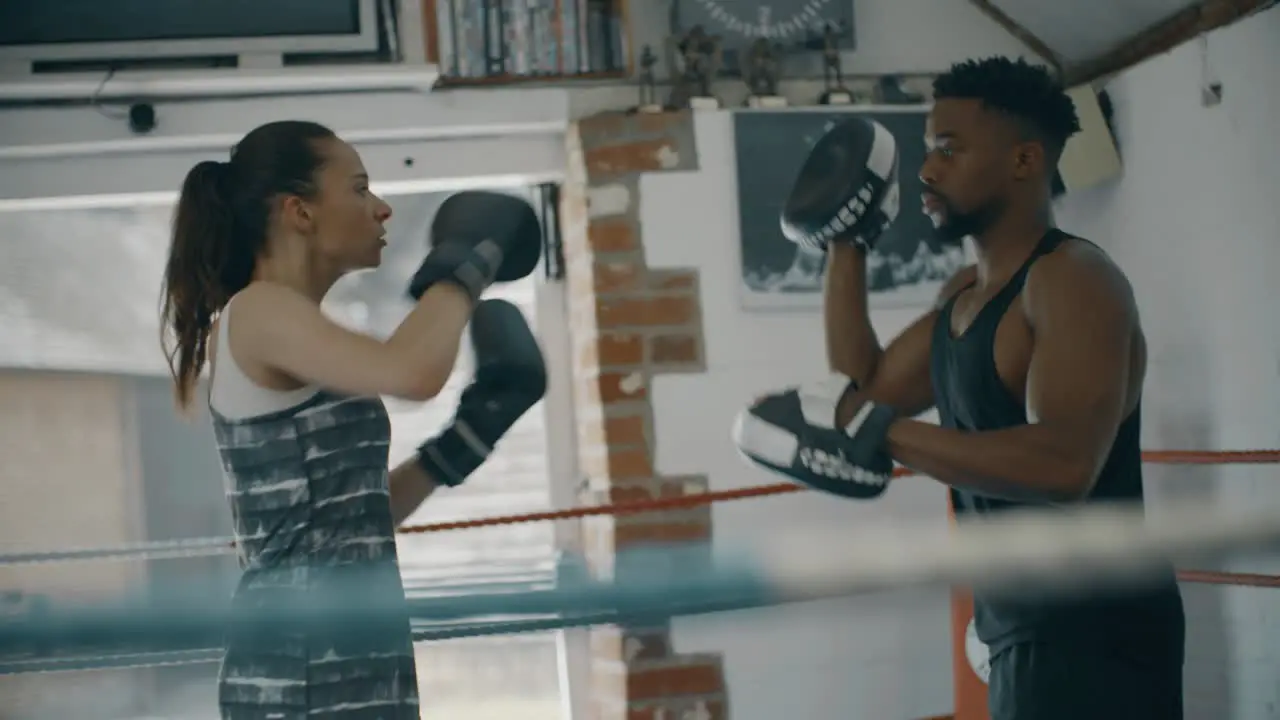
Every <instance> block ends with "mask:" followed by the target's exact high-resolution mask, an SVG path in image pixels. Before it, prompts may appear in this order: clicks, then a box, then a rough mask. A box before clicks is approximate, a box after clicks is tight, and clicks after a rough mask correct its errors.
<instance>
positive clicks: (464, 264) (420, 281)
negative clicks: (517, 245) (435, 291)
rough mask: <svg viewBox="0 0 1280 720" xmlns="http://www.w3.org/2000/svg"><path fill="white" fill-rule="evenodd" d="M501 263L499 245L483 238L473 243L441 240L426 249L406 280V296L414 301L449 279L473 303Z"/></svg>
mask: <svg viewBox="0 0 1280 720" xmlns="http://www.w3.org/2000/svg"><path fill="white" fill-rule="evenodd" d="M501 265H502V248H500V247H499V246H498V244H497V243H495V242H492V241H489V240H482V241H480V242H477V243H474V244H470V245H468V244H463V243H442V244H440V245H437V246H435V247H434V248H432V249H431V251H430V252H429V253H427V257H426V259H424V260H423V261H422V266H421V267H419V268H418V272H417V273H415V274H414V276H413V280H412V281H411V282H410V283H409V297H411V298H413V299H414V300H415V301H416V300H418V299H420V298H421V297H422V296H423V294H424V293H426V292H427V290H428V289H429V288H430V287H431V286H432V285H435V284H436V283H438V282H451V283H453V284H455V285H457V286H459V287H461V288H462V289H463V290H465V291H466V293H467V294H468V295H470V296H471V301H472V302H473V303H475V302H479V300H480V295H481V293H483V292H484V291H485V288H487V287H489V285H490V284H491V283H492V282H493V280H494V277H495V276H496V275H497V274H498V268H499V267H500V266H501Z"/></svg>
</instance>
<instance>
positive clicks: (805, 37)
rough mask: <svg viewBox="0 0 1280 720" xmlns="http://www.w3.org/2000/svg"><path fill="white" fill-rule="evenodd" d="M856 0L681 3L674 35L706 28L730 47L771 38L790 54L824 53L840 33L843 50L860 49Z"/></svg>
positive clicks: (693, 0) (692, 0) (677, 7)
mask: <svg viewBox="0 0 1280 720" xmlns="http://www.w3.org/2000/svg"><path fill="white" fill-rule="evenodd" d="M853 3H854V0H676V5H675V7H674V8H673V10H674V12H673V18H672V19H673V20H674V23H673V24H674V27H673V30H674V31H675V32H676V33H678V34H680V33H684V32H687V31H688V30H689V28H692V27H693V26H695V25H701V26H702V27H703V28H705V29H706V31H707V32H708V33H710V34H712V35H719V36H721V38H723V40H724V44H725V46H726V47H735V46H742V45H746V44H747V43H749V42H750V41H752V40H754V39H756V38H760V37H763V38H769V39H771V40H773V41H774V42H777V43H779V44H781V45H782V46H783V47H784V48H789V49H799V48H807V49H813V50H820V49H821V48H822V31H823V29H824V28H826V27H827V26H829V25H830V26H834V27H836V28H838V29H840V31H841V32H840V35H841V40H842V48H841V49H843V50H846V51H848V50H852V49H853V47H854V37H855V35H854V26H853Z"/></svg>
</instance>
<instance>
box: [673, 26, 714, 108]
mask: <svg viewBox="0 0 1280 720" xmlns="http://www.w3.org/2000/svg"><path fill="white" fill-rule="evenodd" d="M669 42H670V44H671V45H670V47H671V49H672V50H673V51H674V52H672V53H671V55H672V56H673V59H674V62H673V63H672V65H673V67H675V68H676V70H677V73H678V74H677V75H676V81H675V86H674V87H672V88H671V97H670V98H669V99H668V101H667V105H668V106H669V107H672V108H686V107H689V108H718V107H720V101H719V100H717V99H716V97H715V95H713V94H712V92H711V83H712V81H713V80H714V79H715V77H716V75H717V74H719V72H720V64H721V60H722V55H721V46H720V37H719V36H717V35H709V34H708V33H707V31H706V30H704V29H703V27H702V26H701V25H695V26H694V27H693V28H692V29H691V30H689V32H688V33H686V34H685V36H684V37H683V38H679V39H676V38H671V39H670V41H669Z"/></svg>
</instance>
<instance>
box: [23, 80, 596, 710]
mask: <svg viewBox="0 0 1280 720" xmlns="http://www.w3.org/2000/svg"><path fill="white" fill-rule="evenodd" d="M157 112H158V116H159V117H160V118H161V120H162V129H158V130H157V133H156V134H155V135H151V136H132V137H131V136H130V135H129V134H128V131H127V128H125V127H124V123H123V121H122V120H120V119H119V118H118V117H113V116H111V115H108V114H104V113H102V112H100V111H99V110H98V109H96V108H88V107H65V108H17V109H4V110H0V138H3V141H0V142H3V143H5V144H3V145H0V178H4V177H8V178H11V179H20V182H13V183H7V182H3V181H2V180H0V212H3V211H6V210H24V209H44V210H49V211H57V210H62V209H72V208H83V207H103V206H112V205H122V204H131V203H172V202H173V201H174V200H175V199H176V189H177V187H178V186H179V185H180V183H181V179H182V175H183V174H184V173H185V172H186V170H187V169H189V168H190V167H191V166H192V165H194V164H195V163H196V162H199V161H200V160H205V159H210V158H213V159H220V158H225V157H226V150H227V147H228V145H229V144H230V143H229V142H228V140H229V139H231V141H234V139H236V138H238V137H239V136H240V135H242V134H243V133H244V132H245V131H247V130H248V129H250V128H251V127H252V126H253V125H256V124H258V123H260V122H266V121H269V120H271V119H278V118H282V117H308V118H311V119H315V120H317V121H319V122H322V123H325V124H327V125H329V126H330V127H332V128H333V129H334V130H335V131H337V132H338V133H339V134H340V135H343V136H344V137H348V138H349V139H351V140H353V142H354V144H355V145H356V147H357V148H358V149H359V150H360V152H361V154H362V156H363V157H364V159H365V164H366V166H367V167H368V169H369V171H370V174H371V175H372V176H373V177H374V178H377V179H379V180H380V181H381V182H375V185H374V190H375V191H377V192H382V193H386V194H408V193H419V192H430V191H440V190H448V189H462V188H464V187H494V186H507V187H510V186H519V185H525V186H527V185H535V184H539V183H546V182H559V181H562V180H563V179H564V177H565V174H566V173H565V167H566V162H565V151H564V132H565V129H566V128H567V127H568V125H569V103H568V93H567V92H566V91H563V90H550V89H538V90H510V91H507V90H502V91H484V92H480V93H465V92H458V93H450V98H448V99H447V100H440V99H437V98H434V97H432V96H431V95H430V94H427V93H405V92H372V93H364V94H361V95H358V96H349V95H344V94H342V93H328V94H313V95H307V96H297V97H290V98H287V99H285V100H284V101H283V102H279V101H277V102H274V103H273V102H272V101H271V100H269V99H266V98H238V99H218V100H204V101H183V102H174V103H169V104H162V105H160V106H159V107H158V108H157ZM406 158H417V159H420V160H419V161H418V162H415V163H412V164H409V163H406V162H405V160H406ZM536 307H537V313H538V315H537V325H538V332H539V335H540V340H541V342H542V344H543V349H544V351H545V352H546V354H547V362H548V368H549V371H550V372H551V374H552V377H551V381H550V383H549V389H548V395H547V398H546V399H545V401H544V412H546V413H547V422H546V428H547V433H548V463H549V466H550V467H549V473H550V476H551V477H552V479H553V481H552V483H551V488H550V491H551V498H550V500H551V504H552V507H555V508H567V507H573V506H575V505H577V502H578V497H577V488H578V477H579V468H578V462H577V451H576V436H575V427H576V426H575V423H574V420H573V398H572V385H573V376H572V358H573V353H572V350H571V347H570V343H569V318H568V313H567V310H566V305H565V286H564V283H563V282H560V281H556V280H547V279H545V278H542V279H540V281H539V283H538V285H537V291H536ZM577 527H578V523H577V522H574V521H569V522H562V523H558V524H557V527H556V542H557V545H558V547H559V549H560V550H561V551H567V552H578V551H580V550H581V539H580V537H579V535H578V532H577ZM558 645H559V653H558V654H559V656H560V668H559V675H560V683H561V702H562V703H563V704H564V712H563V718H564V720H578V719H580V718H583V717H586V716H587V714H588V711H587V705H586V701H587V693H588V691H589V686H588V684H589V680H590V676H589V672H590V670H589V665H588V658H589V648H588V646H587V632H586V630H585V629H570V630H564V631H560V633H559V638H558Z"/></svg>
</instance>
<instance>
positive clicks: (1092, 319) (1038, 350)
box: [1025, 258, 1137, 472]
mask: <svg viewBox="0 0 1280 720" xmlns="http://www.w3.org/2000/svg"><path fill="white" fill-rule="evenodd" d="M1054 265H1055V267H1052V268H1050V267H1046V268H1045V272H1043V273H1039V274H1037V276H1036V278H1035V281H1034V282H1028V284H1027V297H1026V298H1025V301H1026V303H1027V311H1028V317H1029V319H1030V321H1031V325H1032V331H1033V333H1034V350H1033V351H1032V356H1031V365H1030V368H1029V370H1028V373H1027V419H1028V420H1029V421H1030V422H1033V423H1039V424H1042V425H1051V426H1053V427H1055V428H1057V429H1059V431H1060V434H1061V437H1062V439H1063V441H1064V442H1065V443H1070V444H1072V445H1073V446H1074V447H1073V455H1078V456H1080V457H1082V458H1084V459H1085V460H1087V461H1088V462H1090V463H1092V465H1093V470H1094V472H1096V471H1097V470H1098V469H1100V468H1101V466H1102V464H1103V462H1104V461H1105V459H1106V456H1107V454H1108V453H1109V452H1110V449H1111V443H1112V442H1113V441H1114V438H1115V433H1116V430H1117V429H1118V428H1119V426H1120V423H1121V422H1122V421H1123V420H1124V414H1125V407H1126V405H1127V397H1128V394H1129V393H1128V391H1129V381H1130V372H1131V362H1130V361H1131V352H1132V346H1133V336H1134V330H1135V329H1136V324H1137V313H1136V310H1135V308H1134V304H1133V297H1132V293H1131V291H1130V289H1129V286H1128V283H1127V281H1126V280H1125V279H1124V277H1123V275H1121V274H1120V271H1119V270H1118V269H1116V268H1115V267H1114V266H1111V265H1110V264H1109V263H1105V264H1104V263H1102V262H1101V261H1096V260H1094V261H1088V260H1086V261H1080V260H1078V259H1075V258H1062V259H1060V260H1059V259H1057V258H1055V262H1054Z"/></svg>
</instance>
